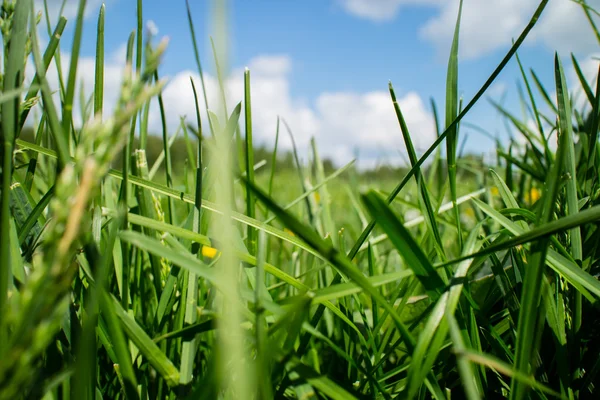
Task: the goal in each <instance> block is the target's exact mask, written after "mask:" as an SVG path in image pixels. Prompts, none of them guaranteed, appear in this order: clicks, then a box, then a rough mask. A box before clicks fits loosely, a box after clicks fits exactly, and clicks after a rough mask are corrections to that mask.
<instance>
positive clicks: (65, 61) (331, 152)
mask: <svg viewBox="0 0 600 400" xmlns="http://www.w3.org/2000/svg"><path fill="white" fill-rule="evenodd" d="M123 48H124V47H123V46H120V47H119V48H117V49H115V50H114V51H113V52H112V53H111V54H109V55H108V56H107V58H106V63H105V81H104V94H105V103H104V110H105V115H109V114H110V113H112V112H113V110H114V107H115V104H116V101H117V95H118V93H119V88H120V84H121V79H122V76H123V67H124V64H125V59H124V57H123ZM61 57H62V60H61V61H62V65H63V68H65V70H64V71H63V75H64V77H65V78H66V76H67V74H68V65H69V61H70V57H69V54H66V53H62V54H61ZM248 68H249V69H250V73H251V85H252V92H251V94H252V122H253V132H254V137H255V143H256V144H265V145H267V146H273V144H274V139H275V128H276V121H277V117H278V116H281V117H282V118H284V119H285V121H286V122H287V123H288V125H289V126H290V128H291V130H292V132H293V134H294V139H295V142H296V144H297V145H298V147H299V150H300V152H301V154H302V158H303V159H304V160H307V159H308V157H309V154H310V153H309V146H310V139H311V138H312V137H314V138H315V140H316V142H317V145H318V147H319V152H320V154H321V156H322V157H329V158H332V159H333V160H334V161H335V162H336V163H338V164H342V163H344V164H345V163H347V162H349V161H350V160H352V159H353V158H354V154H355V150H356V149H358V150H359V156H360V165H362V166H367V165H368V166H373V165H374V164H375V163H376V162H377V161H379V160H381V158H382V156H383V157H386V161H387V162H396V163H397V162H399V161H401V160H402V158H401V157H399V156H398V154H399V152H401V151H404V148H405V147H404V143H403V139H402V134H401V131H400V128H399V125H398V121H397V120H396V117H395V112H394V108H393V105H392V102H391V99H390V96H389V93H388V92H387V91H373V92H368V93H356V92H330V93H321V94H320V95H319V96H317V98H316V99H315V101H314V102H309V101H308V100H306V99H302V98H298V97H296V96H294V95H293V93H292V91H291V89H290V80H289V79H290V74H291V71H292V61H291V59H290V58H289V57H288V56H285V55H263V56H258V57H255V58H253V59H251V60H250V62H249V64H248ZM94 71H95V60H94V58H93V57H81V58H80V60H79V67H78V78H77V82H78V86H77V89H78V90H77V92H76V98H75V103H74V106H75V107H74V113H73V116H74V121H75V124H76V125H80V124H81V122H82V121H81V112H80V107H79V104H80V96H81V92H80V90H79V87H80V83H81V82H83V92H84V94H85V96H86V100H87V99H89V97H90V95H91V94H92V91H93V89H94ZM28 77H29V79H31V77H33V65H32V63H29V64H28ZM190 77H191V78H192V79H193V80H194V84H195V85H196V88H197V90H198V95H199V99H200V104H201V113H202V116H203V118H206V112H205V107H204V100H203V96H202V93H201V90H202V85H201V82H200V78H199V76H198V74H197V73H196V72H195V71H191V70H186V71H181V72H179V73H177V74H176V75H175V76H172V77H170V78H169V83H168V85H167V87H166V88H165V90H164V91H163V100H164V105H165V111H166V117H167V126H168V131H169V134H171V135H172V134H174V133H175V131H176V130H177V129H178V128H179V125H180V117H182V116H185V117H186V119H187V121H189V122H190V123H192V124H193V125H195V115H196V108H195V102H194V95H193V91H192V88H191V84H190ZM48 80H49V83H50V86H51V88H52V89H53V90H57V89H58V74H57V72H56V67H55V64H54V63H53V64H52V65H51V68H50V70H49V72H48ZM204 81H205V84H206V91H207V94H208V101H209V105H210V108H211V109H212V110H213V111H214V112H217V113H218V112H219V110H218V109H219V97H218V93H219V88H218V82H217V80H216V78H215V77H213V76H211V75H209V74H205V76H204ZM225 87H226V96H227V99H228V105H227V106H228V110H229V112H231V111H232V109H233V107H234V106H235V105H236V104H237V103H238V102H240V101H242V100H243V98H244V71H243V69H237V70H233V71H232V73H231V74H230V75H229V78H228V79H227V80H226V84H225ZM398 101H399V104H400V107H401V109H402V111H403V113H404V115H405V118H406V120H407V124H408V126H409V129H410V132H411V135H412V138H413V141H414V145H415V147H416V148H417V150H419V149H421V150H423V149H424V148H426V147H428V146H429V144H431V143H432V142H433V140H434V138H435V133H434V122H433V118H432V116H431V115H430V113H429V112H428V110H426V107H425V105H424V103H423V101H422V100H421V98H420V97H419V96H418V95H417V94H416V93H414V92H410V93H407V94H404V95H403V96H400V97H399V99H398ZM55 104H56V105H57V106H58V105H59V99H58V95H57V96H56V97H55ZM203 123H204V126H207V124H206V121H203ZM243 124H244V122H243V115H242V118H241V120H240V127H241V128H242V129H243V126H244V125H243ZM149 129H150V131H151V132H152V133H158V132H160V131H161V121H160V113H159V112H158V104H157V101H156V100H155V101H153V104H152V108H151V112H150V121H149ZM279 144H280V146H281V148H283V149H288V150H289V149H291V140H290V138H289V136H288V135H287V132H286V131H285V128H284V125H283V124H282V125H281V126H280V141H279Z"/></svg>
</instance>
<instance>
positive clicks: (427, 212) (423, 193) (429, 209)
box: [388, 82, 456, 260]
mask: <svg viewBox="0 0 600 400" xmlns="http://www.w3.org/2000/svg"><path fill="white" fill-rule="evenodd" d="M388 86H389V92H390V95H391V97H392V103H393V104H394V110H395V111H396V118H397V119H398V123H399V124H400V130H401V131H402V136H403V138H404V144H405V146H406V150H407V151H408V157H409V160H410V164H411V166H414V165H415V164H416V163H417V153H416V152H415V148H414V146H413V143H412V139H411V137H410V132H409V131H408V126H407V125H406V121H405V120H404V116H403V115H402V110H400V105H399V104H398V101H397V100H396V93H395V92H394V87H393V86H392V83H391V82H390V83H389V85H388ZM415 181H416V183H417V186H418V188H419V200H420V202H421V203H422V204H423V206H424V210H421V211H422V214H423V216H424V217H425V222H426V223H427V227H428V228H429V230H430V231H431V235H432V236H433V243H434V246H435V249H436V251H437V253H438V255H439V257H440V258H441V259H442V260H445V259H446V254H445V252H444V246H443V245H442V238H441V236H440V232H439V229H438V225H437V221H436V219H435V211H434V210H433V206H432V205H431V199H430V197H429V191H428V190H427V183H426V181H425V179H424V178H423V175H422V173H421V169H420V168H419V169H417V170H416V171H415ZM454 207H456V199H454Z"/></svg>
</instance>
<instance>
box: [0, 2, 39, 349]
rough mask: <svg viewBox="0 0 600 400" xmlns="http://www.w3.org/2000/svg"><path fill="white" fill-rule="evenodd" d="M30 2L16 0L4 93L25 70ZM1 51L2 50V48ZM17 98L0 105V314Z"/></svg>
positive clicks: (7, 276) (7, 248) (4, 288)
mask: <svg viewBox="0 0 600 400" xmlns="http://www.w3.org/2000/svg"><path fill="white" fill-rule="evenodd" d="M30 8H32V4H31V2H30V1H27V0H26V1H20V2H18V3H17V4H16V5H15V11H14V15H13V20H12V27H11V30H10V35H11V39H10V49H9V50H8V58H7V60H6V70H5V73H4V77H3V78H4V87H3V91H4V92H11V91H12V90H14V89H17V88H19V87H20V86H21V85H22V82H23V79H24V73H25V43H26V39H27V21H28V18H29V17H30V14H33V11H32V12H31V13H30ZM3 50H4V49H3ZM19 102H20V99H19V98H18V97H15V98H14V99H11V100H8V101H5V102H3V103H2V104H1V109H2V121H1V125H0V127H1V129H0V146H2V147H1V148H0V151H1V152H0V157H2V158H1V163H0V165H2V186H1V190H2V193H1V194H0V196H1V197H0V236H1V237H2V238H4V239H3V240H0V260H4V262H3V266H2V268H1V269H0V313H4V307H5V302H6V300H7V296H8V289H9V288H10V282H9V280H10V276H11V269H10V266H11V251H10V243H9V241H8V237H9V236H10V219H11V215H10V208H9V202H10V193H11V190H10V186H11V183H12V173H13V151H14V145H15V139H16V138H17V136H18V135H19V132H18V122H19V120H18V115H19ZM0 340H2V342H3V343H5V340H6V337H5V332H4V329H2V332H0Z"/></svg>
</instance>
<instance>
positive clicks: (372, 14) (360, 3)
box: [337, 0, 443, 21]
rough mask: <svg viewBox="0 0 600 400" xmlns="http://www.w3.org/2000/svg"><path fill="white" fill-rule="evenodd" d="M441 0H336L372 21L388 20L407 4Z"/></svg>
mask: <svg viewBox="0 0 600 400" xmlns="http://www.w3.org/2000/svg"><path fill="white" fill-rule="evenodd" d="M442 1H443V0H337V3H338V4H339V5H340V6H341V7H342V8H343V9H344V10H345V11H346V12H347V13H349V14H352V15H356V16H357V17H361V18H365V19H369V20H372V21H390V20H392V19H394V18H395V17H396V15H397V14H398V12H399V11H400V9H401V7H403V6H409V5H432V4H438V3H439V4H441V3H442Z"/></svg>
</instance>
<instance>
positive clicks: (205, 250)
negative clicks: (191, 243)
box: [202, 246, 217, 258]
mask: <svg viewBox="0 0 600 400" xmlns="http://www.w3.org/2000/svg"><path fill="white" fill-rule="evenodd" d="M202 255H203V256H204V257H208V258H215V256H216V255H217V249H215V248H214V247H210V246H203V247H202Z"/></svg>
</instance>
